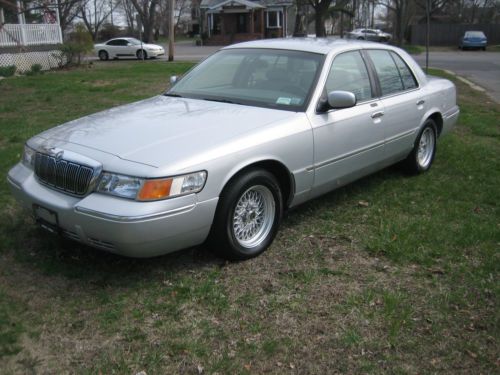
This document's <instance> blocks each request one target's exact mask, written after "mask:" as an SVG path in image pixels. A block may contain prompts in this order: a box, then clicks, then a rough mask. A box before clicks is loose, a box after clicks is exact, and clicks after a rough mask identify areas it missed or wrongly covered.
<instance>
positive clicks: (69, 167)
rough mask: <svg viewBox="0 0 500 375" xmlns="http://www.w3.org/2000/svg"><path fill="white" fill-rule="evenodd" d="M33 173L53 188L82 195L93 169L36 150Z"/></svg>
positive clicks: (90, 178)
mask: <svg viewBox="0 0 500 375" xmlns="http://www.w3.org/2000/svg"><path fill="white" fill-rule="evenodd" d="M35 175H36V176H37V177H38V179H39V180H40V181H41V182H43V183H44V184H47V185H49V186H51V187H53V188H56V189H58V190H62V191H65V192H68V193H71V194H75V195H84V194H85V193H86V192H87V190H88V188H89V185H90V181H91V180H92V176H93V175H94V169H93V168H91V167H88V166H86V165H81V164H78V163H74V162H70V161H67V160H57V159H56V158H55V157H53V156H49V155H45V154H42V153H40V152H37V153H36V156H35Z"/></svg>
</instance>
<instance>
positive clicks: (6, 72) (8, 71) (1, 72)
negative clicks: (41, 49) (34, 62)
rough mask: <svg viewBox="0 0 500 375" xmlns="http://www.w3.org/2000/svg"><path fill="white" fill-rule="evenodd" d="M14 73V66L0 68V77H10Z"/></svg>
mask: <svg viewBox="0 0 500 375" xmlns="http://www.w3.org/2000/svg"><path fill="white" fill-rule="evenodd" d="M15 73H16V66H15V65H9V66H0V77H12V76H13V75H14V74H15Z"/></svg>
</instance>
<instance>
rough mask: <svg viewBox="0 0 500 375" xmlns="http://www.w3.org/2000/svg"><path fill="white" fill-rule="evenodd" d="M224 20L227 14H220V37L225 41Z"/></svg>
mask: <svg viewBox="0 0 500 375" xmlns="http://www.w3.org/2000/svg"><path fill="white" fill-rule="evenodd" d="M224 18H225V14H224V13H222V11H221V12H220V36H221V37H222V40H223V41H224V40H225V39H226V30H225V27H224Z"/></svg>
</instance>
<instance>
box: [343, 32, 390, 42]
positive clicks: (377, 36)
mask: <svg viewBox="0 0 500 375" xmlns="http://www.w3.org/2000/svg"><path fill="white" fill-rule="evenodd" d="M347 38H348V39H358V40H370V41H372V42H382V43H386V42H388V41H389V40H391V38H392V35H391V34H389V33H386V32H383V31H382V30H379V29H354V30H352V31H351V32H349V33H347Z"/></svg>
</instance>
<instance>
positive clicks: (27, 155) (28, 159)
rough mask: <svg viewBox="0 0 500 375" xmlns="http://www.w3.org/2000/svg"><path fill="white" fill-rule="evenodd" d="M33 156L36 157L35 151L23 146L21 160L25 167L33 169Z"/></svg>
mask: <svg viewBox="0 0 500 375" xmlns="http://www.w3.org/2000/svg"><path fill="white" fill-rule="evenodd" d="M35 155H36V151H35V150H33V149H32V148H31V147H29V146H28V145H24V152H23V159H22V162H23V164H24V165H25V166H26V167H28V168H30V169H33V168H34V166H35Z"/></svg>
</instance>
